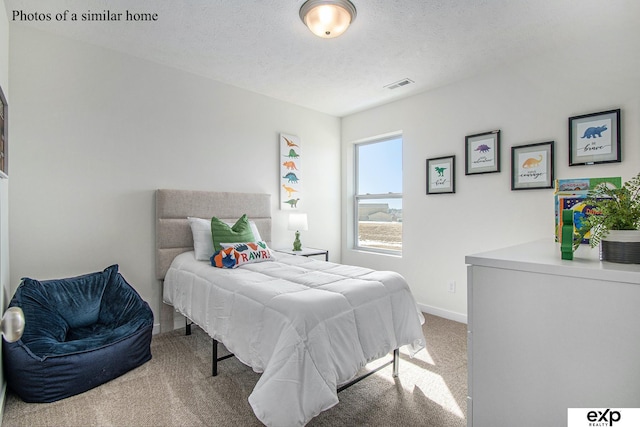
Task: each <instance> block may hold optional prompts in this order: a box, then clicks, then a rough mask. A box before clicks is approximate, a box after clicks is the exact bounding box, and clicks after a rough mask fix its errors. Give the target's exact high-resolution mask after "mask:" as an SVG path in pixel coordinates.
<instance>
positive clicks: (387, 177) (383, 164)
mask: <svg viewBox="0 0 640 427" xmlns="http://www.w3.org/2000/svg"><path fill="white" fill-rule="evenodd" d="M367 193H369V194H387V193H402V138H400V137H399V138H395V139H390V140H388V141H384V142H378V143H374V144H362V145H361V146H360V147H359V149H358V194H367ZM392 203H393V202H392ZM396 203H397V205H398V206H393V205H391V206H390V207H391V208H401V207H402V201H401V200H398V201H397V202H396Z"/></svg>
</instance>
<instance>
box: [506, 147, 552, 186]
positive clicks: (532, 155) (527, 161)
mask: <svg viewBox="0 0 640 427" xmlns="http://www.w3.org/2000/svg"><path fill="white" fill-rule="evenodd" d="M553 145H554V141H548V142H538V143H535V144H526V145H518V146H514V147H511V189H512V190H534V189H538V188H553Z"/></svg>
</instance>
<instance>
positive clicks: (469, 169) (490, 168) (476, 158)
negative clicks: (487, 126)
mask: <svg viewBox="0 0 640 427" xmlns="http://www.w3.org/2000/svg"><path fill="white" fill-rule="evenodd" d="M464 146H465V149H464V151H465V156H464V174H465V175H473V174H481V173H492V172H500V130H492V131H490V132H484V133H477V134H475V135H468V136H466V137H465V138H464Z"/></svg>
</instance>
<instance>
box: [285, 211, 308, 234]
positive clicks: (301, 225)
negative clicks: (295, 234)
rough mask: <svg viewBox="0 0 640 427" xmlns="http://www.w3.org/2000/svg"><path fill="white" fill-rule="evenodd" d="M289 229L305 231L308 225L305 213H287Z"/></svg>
mask: <svg viewBox="0 0 640 427" xmlns="http://www.w3.org/2000/svg"><path fill="white" fill-rule="evenodd" d="M288 228H289V230H292V231H300V230H302V231H307V230H308V229H309V226H308V224H307V214H306V213H292V214H289V227H288Z"/></svg>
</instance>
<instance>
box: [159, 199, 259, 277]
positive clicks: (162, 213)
mask: <svg viewBox="0 0 640 427" xmlns="http://www.w3.org/2000/svg"><path fill="white" fill-rule="evenodd" d="M242 214H247V216H248V217H249V219H250V220H253V221H255V223H256V226H257V227H258V231H260V236H261V237H262V240H264V241H265V242H267V244H270V243H271V195H270V194H254V193H227V192H212V191H190V190H156V277H157V278H158V279H159V280H164V276H165V274H166V273H167V270H169V266H170V265H171V261H173V259H174V258H175V257H176V255H179V254H181V253H182V252H187V251H191V250H193V236H192V234H191V227H190V226H189V221H188V220H187V217H188V216H191V217H196V218H205V219H210V218H211V217H213V216H215V217H218V218H220V219H221V220H223V221H227V222H231V223H233V222H235V221H236V220H237V219H238V218H239V217H240V216H242Z"/></svg>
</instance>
